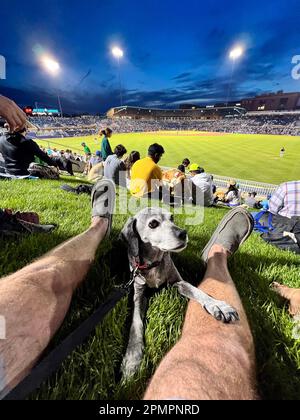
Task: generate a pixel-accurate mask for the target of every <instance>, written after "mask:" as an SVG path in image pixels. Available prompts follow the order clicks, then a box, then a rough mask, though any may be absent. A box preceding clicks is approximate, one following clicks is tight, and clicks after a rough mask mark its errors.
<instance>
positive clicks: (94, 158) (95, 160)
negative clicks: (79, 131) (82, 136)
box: [90, 150, 103, 168]
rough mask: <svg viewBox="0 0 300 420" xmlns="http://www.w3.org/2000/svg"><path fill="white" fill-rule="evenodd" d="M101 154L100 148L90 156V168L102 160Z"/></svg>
mask: <svg viewBox="0 0 300 420" xmlns="http://www.w3.org/2000/svg"><path fill="white" fill-rule="evenodd" d="M102 161H103V159H102V154H101V152H100V150H97V151H96V153H95V155H94V156H92V157H91V159H90V167H91V168H92V167H93V166H95V165H97V164H98V163H100V162H102Z"/></svg>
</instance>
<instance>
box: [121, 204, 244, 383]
mask: <svg viewBox="0 0 300 420" xmlns="http://www.w3.org/2000/svg"><path fill="white" fill-rule="evenodd" d="M121 238H122V239H123V240H124V241H125V242H126V243H127V246H128V257H129V264H130V271H131V273H132V276H133V278H134V311H133V321H132V325H131V329H130V334H129V342H128V347H127V351H126V354H125V357H124V359H123V362H122V373H123V377H124V378H128V377H130V376H132V375H133V374H134V373H135V372H136V371H137V370H138V368H139V366H140V363H141V361H142V357H143V349H144V326H143V319H144V311H145V308H146V305H145V296H144V291H145V289H146V287H147V286H148V287H150V288H158V287H160V286H161V285H163V284H164V283H167V284H171V285H174V286H176V287H177V289H178V291H179V293H181V294H182V295H183V296H185V297H187V298H189V299H194V300H196V301H197V302H198V303H200V305H201V306H202V307H203V308H204V309H206V311H207V312H208V313H209V314H211V315H212V316H214V317H215V318H216V319H217V320H220V321H223V322H227V323H230V322H235V321H237V320H238V319H239V317H238V314H237V312H236V310H235V309H233V308H232V307H231V306H229V305H228V304H227V303H226V302H222V301H219V300H216V299H214V298H212V297H211V296H209V295H207V294H206V293H204V292H202V291H201V290H200V289H199V288H196V287H194V286H192V285H191V284H190V283H188V282H186V281H184V280H183V279H182V277H181V276H180V274H179V272H178V271H177V269H176V267H175V265H174V263H173V261H172V259H171V255H170V253H171V252H181V251H183V250H184V249H185V248H186V247H187V244H188V235H187V231H186V230H183V229H180V228H179V227H177V226H176V225H175V224H174V221H173V215H172V214H171V213H169V212H167V211H165V210H163V209H161V208H146V209H143V210H142V211H140V212H139V213H137V214H136V215H135V217H131V218H130V219H129V220H128V221H127V223H126V225H125V226H124V228H123V230H122V232H121Z"/></svg>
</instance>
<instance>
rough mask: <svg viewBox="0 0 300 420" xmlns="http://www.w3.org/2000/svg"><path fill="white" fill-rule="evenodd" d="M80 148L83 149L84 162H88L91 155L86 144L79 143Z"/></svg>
mask: <svg viewBox="0 0 300 420" xmlns="http://www.w3.org/2000/svg"><path fill="white" fill-rule="evenodd" d="M81 146H82V147H83V151H84V153H85V158H86V161H88V157H89V155H91V149H90V148H89V147H88V146H87V145H86V143H81Z"/></svg>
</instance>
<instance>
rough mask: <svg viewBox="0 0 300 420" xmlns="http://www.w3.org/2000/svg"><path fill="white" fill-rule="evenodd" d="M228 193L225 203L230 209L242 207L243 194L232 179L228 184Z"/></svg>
mask: <svg viewBox="0 0 300 420" xmlns="http://www.w3.org/2000/svg"><path fill="white" fill-rule="evenodd" d="M227 188H228V189H227V191H226V193H225V197H224V203H225V204H226V205H227V206H229V207H237V206H240V205H241V193H240V191H239V189H238V186H237V183H236V181H235V180H234V179H231V180H230V181H229V183H228V184H227Z"/></svg>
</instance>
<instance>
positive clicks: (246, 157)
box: [0, 134, 300, 400]
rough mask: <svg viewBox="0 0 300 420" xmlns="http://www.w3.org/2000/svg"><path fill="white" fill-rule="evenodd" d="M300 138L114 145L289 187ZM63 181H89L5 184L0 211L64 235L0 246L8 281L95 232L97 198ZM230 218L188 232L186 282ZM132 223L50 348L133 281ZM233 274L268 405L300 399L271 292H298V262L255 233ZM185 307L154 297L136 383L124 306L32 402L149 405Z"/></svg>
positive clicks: (181, 220) (196, 274) (103, 251)
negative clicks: (158, 151)
mask: <svg viewBox="0 0 300 420" xmlns="http://www.w3.org/2000/svg"><path fill="white" fill-rule="evenodd" d="M84 140H85V141H86V142H87V143H88V144H89V145H90V146H91V147H92V148H93V150H96V149H98V148H99V147H98V146H97V145H96V143H95V142H94V137H92V138H89V139H84ZM299 140H300V139H299V138H288V137H287V138H284V140H283V138H282V137H275V136H272V138H271V137H270V138H268V139H267V140H266V139H265V140H264V138H263V137H262V136H254V137H253V136H235V135H228V136H217V137H211V138H208V137H204V136H203V137H199V138H198V137H195V136H190V137H189V136H187V137H186V138H185V137H184V138H183V137H180V136H174V135H173V137H171V136H170V137H169V136H165V135H158V134H149V135H148V134H147V135H145V134H143V135H138V134H132V135H125V134H124V135H118V136H117V135H116V136H114V137H113V139H112V145H116V144H118V143H122V144H124V145H125V146H126V147H127V149H128V151H130V150H133V149H137V150H140V151H141V153H142V154H144V153H145V151H146V148H147V146H148V145H149V144H150V143H151V142H153V141H158V142H160V143H161V144H163V146H164V147H165V149H166V155H165V157H164V160H163V161H162V164H164V165H168V166H173V165H175V164H178V163H179V162H180V161H181V159H182V158H183V157H190V158H191V160H192V161H196V162H199V164H201V165H203V166H204V167H205V168H206V169H207V170H208V171H211V172H214V173H217V174H221V175H222V174H223V175H229V176H236V177H240V178H248V179H254V180H259V181H266V182H272V183H279V182H281V181H284V180H285V179H293V178H296V179H297V178H298V175H297V174H298V173H300V172H297V171H298V169H299V168H298V165H299V163H298V162H297V153H298V150H299V151H300V142H299ZM81 141H82V139H68V140H62V139H59V140H58V139H57V140H55V141H54V140H53V141H52V140H51V141H50V142H51V143H52V142H57V143H59V144H63V145H64V146H65V148H75V147H77V148H78V147H79V148H80V143H81ZM43 143H44V142H43ZM283 145H284V146H285V148H286V150H287V153H286V156H285V157H284V158H283V159H281V160H279V150H280V148H281V147H282V146H283ZM267 146H268V147H267ZM263 153H264V155H263V156H262V154H263ZM293 156H294V158H293ZM277 157H278V159H276V158H277ZM288 162H289V163H288ZM285 174H286V176H285ZM63 183H69V184H70V185H75V186H76V185H79V184H80V183H82V180H80V179H76V178H73V177H62V179H60V180H59V181H41V180H39V181H3V182H0V197H1V201H0V204H1V205H0V207H4V208H13V209H15V210H21V211H36V212H38V213H39V214H40V216H41V221H42V222H43V223H51V222H54V223H57V224H58V227H57V229H56V230H54V231H53V232H52V233H51V234H48V235H46V236H45V235H38V234H35V235H32V236H27V237H23V238H22V239H10V240H0V247H1V248H0V273H1V275H6V274H9V273H11V272H14V271H16V270H18V269H19V268H21V267H23V266H24V265H25V264H28V263H29V262H30V261H32V260H33V259H36V258H38V257H40V256H41V255H43V254H44V253H45V252H47V251H49V250H51V249H52V248H53V247H54V246H56V245H58V244H60V243H61V242H63V241H65V240H66V239H68V238H70V237H72V236H74V235H77V234H79V233H81V232H82V231H83V230H85V229H86V228H88V226H89V222H90V203H89V197H88V196H87V195H80V196H77V195H72V194H68V193H65V192H64V191H62V190H60V185H62V184H63ZM225 213H226V210H223V209H213V208H211V209H205V218H204V223H203V224H200V225H197V226H186V228H187V230H188V234H189V245H188V248H187V249H186V250H185V251H184V252H182V253H180V254H178V255H175V256H174V261H175V264H176V266H177V267H178V269H179V271H180V272H181V274H182V276H183V277H184V279H186V280H189V281H191V282H194V283H197V282H199V281H200V280H201V278H202V277H203V272H204V267H203V265H202V264H201V262H200V255H201V250H202V249H203V247H204V246H205V244H206V242H207V241H208V239H209V237H210V235H211V234H212V232H213V230H214V229H215V227H216V225H217V224H218V222H219V221H220V220H221V218H222V217H223V215H224V214H225ZM127 218H128V215H116V216H115V217H114V226H113V232H112V235H111V239H110V241H105V242H104V243H103V244H102V245H101V246H100V248H99V251H98V254H97V258H96V261H95V263H94V264H93V267H92V269H91V270H90V273H89V274H88V276H87V279H86V281H85V282H84V284H83V285H82V287H81V288H80V289H79V290H78V291H77V292H76V293H75V296H74V299H73V301H72V305H71V308H70V311H69V313H68V315H67V317H66V319H65V321H64V324H63V326H62V327H61V329H60V330H59V332H58V333H57V334H56V336H55V338H54V340H53V341H52V343H51V345H50V348H49V349H51V348H54V347H55V345H56V344H58V343H59V342H60V341H61V340H62V339H63V338H64V337H66V336H67V335H68V334H69V333H70V332H72V331H73V330H74V329H75V328H76V327H77V326H78V325H79V324H80V323H81V322H82V321H83V320H84V319H86V318H87V317H88V316H89V315H91V314H92V313H93V311H94V310H95V309H96V308H97V307H98V306H99V304H100V303H101V302H103V301H104V300H105V298H106V297H107V295H108V294H109V292H110V291H111V290H112V288H113V285H114V284H121V283H123V282H125V281H127V280H128V268H127V265H128V264H127V256H126V249H124V246H123V244H122V243H120V242H119V240H118V235H119V232H120V229H121V228H122V226H123V225H124V223H125V222H126V220H127ZM175 221H176V223H177V224H178V225H179V226H185V216H184V215H175ZM74 260H76V255H74ZM229 267H230V272H231V274H232V277H233V279H234V281H235V283H236V285H237V288H238V291H239V293H240V295H241V298H242V301H243V303H244V305H245V309H246V311H247V314H248V317H249V321H250V323H251V327H252V331H253V335H254V339H255V345H256V354H257V373H258V382H259V392H260V395H261V397H262V398H265V399H300V340H298V341H297V340H295V339H293V338H292V329H293V323H292V321H291V319H290V317H289V315H288V313H287V308H286V306H285V305H284V303H283V302H282V301H281V300H280V299H279V298H278V297H277V296H276V295H275V294H274V293H273V292H272V291H271V290H270V288H269V285H270V283H271V282H272V281H274V280H276V281H280V282H283V283H285V284H287V285H290V286H294V287H300V279H299V267H300V260H299V256H297V255H294V254H292V253H289V252H283V251H279V250H277V249H276V248H273V247H271V246H269V245H267V244H265V243H264V242H263V241H262V240H261V238H260V237H259V236H258V235H257V234H253V235H252V236H251V237H250V239H249V240H248V241H247V242H246V244H245V245H243V247H242V248H241V250H240V251H239V252H238V253H237V254H236V255H235V256H234V257H233V258H232V259H231V261H230V264H229ZM186 304H187V301H186V300H185V299H184V298H183V297H181V296H179V294H178V293H177V291H176V290H175V289H172V288H165V289H163V290H160V291H158V292H156V293H153V294H152V296H151V298H150V305H149V309H148V312H147V317H146V332H145V343H146V345H145V354H144V359H143V362H142V366H141V369H140V371H139V373H138V374H137V375H136V377H134V378H133V380H132V381H131V382H130V383H127V384H122V383H121V382H120V374H119V368H120V363H121V361H122V356H123V355H124V352H125V348H126V339H127V333H128V325H129V324H128V322H129V319H130V314H131V305H130V304H129V303H128V299H127V298H124V299H123V300H122V301H121V302H120V303H119V304H118V305H117V307H116V308H115V309H114V310H113V311H112V312H111V313H110V314H109V315H108V316H107V317H106V318H105V320H104V322H103V323H102V324H101V325H99V327H98V328H97V330H96V331H95V334H92V335H91V336H90V338H89V340H87V341H86V342H85V344H83V345H82V346H81V347H80V348H78V349H77V351H75V352H74V353H73V354H72V355H71V356H70V357H69V358H68V359H67V360H66V361H65V362H64V363H63V365H62V366H61V368H60V370H59V371H58V372H57V373H56V374H55V375H53V376H52V377H51V379H50V380H48V381H47V382H46V383H44V384H43V386H42V387H41V388H40V390H39V391H38V392H36V393H34V394H33V395H31V396H30V398H31V399H100V400H103V399H136V398H141V397H142V395H143V392H144V390H145V388H146V386H147V382H148V380H149V378H150V377H151V375H152V374H153V372H154V370H155V368H156V367H157V365H158V363H159V362H160V360H161V359H162V357H163V356H164V355H165V354H166V352H167V351H168V350H169V349H170V348H171V347H172V346H173V345H174V344H175V343H176V341H177V340H178V338H179V336H180V331H181V327H182V322H183V319H184V313H185V308H186ZM228 327H229V328H230V326H228ZM199 351H201V349H200V350H199Z"/></svg>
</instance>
